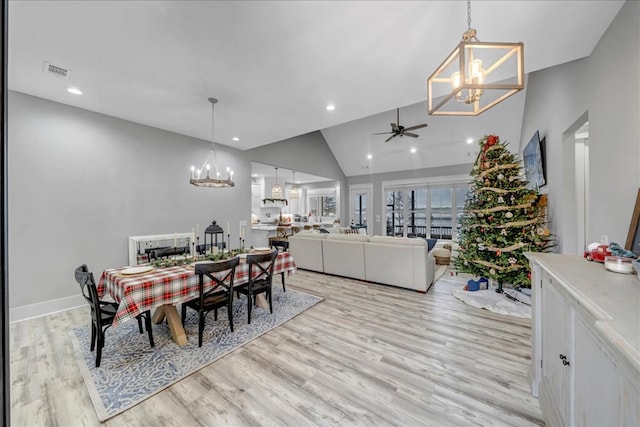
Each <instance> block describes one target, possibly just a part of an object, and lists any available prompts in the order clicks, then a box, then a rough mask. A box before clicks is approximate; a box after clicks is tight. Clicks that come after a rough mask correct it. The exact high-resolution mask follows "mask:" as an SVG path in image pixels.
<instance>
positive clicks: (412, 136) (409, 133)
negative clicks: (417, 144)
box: [402, 132, 419, 138]
mask: <svg viewBox="0 0 640 427" xmlns="http://www.w3.org/2000/svg"><path fill="white" fill-rule="evenodd" d="M402 136H410V137H411V138H417V137H418V136H419V135H416V134H415V133H411V132H404V133H403V134H402Z"/></svg>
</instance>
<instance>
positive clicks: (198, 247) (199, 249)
mask: <svg viewBox="0 0 640 427" xmlns="http://www.w3.org/2000/svg"><path fill="white" fill-rule="evenodd" d="M196 249H197V250H198V255H200V254H201V250H202V248H200V236H198V237H196Z"/></svg>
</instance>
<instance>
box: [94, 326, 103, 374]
mask: <svg viewBox="0 0 640 427" xmlns="http://www.w3.org/2000/svg"><path fill="white" fill-rule="evenodd" d="M97 344H98V345H97V348H96V368H99V367H100V359H102V347H103V346H104V331H101V332H98V343H97Z"/></svg>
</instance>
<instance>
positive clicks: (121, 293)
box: [98, 252, 296, 326]
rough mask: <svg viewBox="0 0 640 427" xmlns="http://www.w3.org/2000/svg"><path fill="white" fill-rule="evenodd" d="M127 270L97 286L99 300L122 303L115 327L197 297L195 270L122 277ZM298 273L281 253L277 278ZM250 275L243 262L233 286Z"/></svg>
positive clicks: (106, 275) (107, 272)
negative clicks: (159, 307)
mask: <svg viewBox="0 0 640 427" xmlns="http://www.w3.org/2000/svg"><path fill="white" fill-rule="evenodd" d="M126 268H128V267H119V268H111V269H108V270H105V271H104V272H103V273H102V276H101V277H100V282H99V284H98V295H99V296H100V297H102V296H104V295H106V294H109V295H111V296H112V297H113V299H115V300H116V301H117V302H118V303H120V305H119V306H118V311H117V312H116V317H115V319H114V320H113V325H114V326H116V325H117V324H118V323H120V322H124V321H126V320H129V319H133V318H135V317H136V316H137V315H139V314H140V313H143V312H145V311H146V310H152V309H154V308H156V307H158V306H160V305H163V304H177V303H180V302H183V301H188V300H190V299H193V298H197V297H198V276H196V275H195V273H194V269H193V267H189V266H180V267H166V268H156V269H155V270H153V271H152V272H150V273H147V274H143V275H138V276H125V275H122V274H120V272H121V271H122V270H124V269H126ZM295 270H296V264H295V262H294V261H293V257H292V256H291V254H290V253H289V252H280V253H279V254H278V258H277V259H276V263H275V266H274V270H273V274H274V276H275V275H276V274H280V273H283V272H288V273H289V274H290V273H292V272H294V271H295ZM248 276H249V265H248V264H246V263H244V262H241V263H240V264H239V265H238V267H236V274H235V276H234V282H233V283H234V285H241V284H243V283H247V282H248V281H249V277H248ZM205 279H206V276H205ZM209 283H211V281H209ZM205 286H206V282H205Z"/></svg>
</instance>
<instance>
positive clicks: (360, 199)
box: [353, 193, 367, 225]
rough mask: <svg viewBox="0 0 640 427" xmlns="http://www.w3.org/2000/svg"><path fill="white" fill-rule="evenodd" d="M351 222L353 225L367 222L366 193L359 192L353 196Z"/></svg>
mask: <svg viewBox="0 0 640 427" xmlns="http://www.w3.org/2000/svg"><path fill="white" fill-rule="evenodd" d="M353 207H354V208H353V222H354V225H366V224H367V194H366V193H360V194H356V195H354V196H353Z"/></svg>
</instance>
